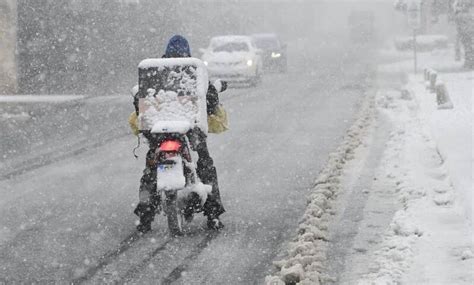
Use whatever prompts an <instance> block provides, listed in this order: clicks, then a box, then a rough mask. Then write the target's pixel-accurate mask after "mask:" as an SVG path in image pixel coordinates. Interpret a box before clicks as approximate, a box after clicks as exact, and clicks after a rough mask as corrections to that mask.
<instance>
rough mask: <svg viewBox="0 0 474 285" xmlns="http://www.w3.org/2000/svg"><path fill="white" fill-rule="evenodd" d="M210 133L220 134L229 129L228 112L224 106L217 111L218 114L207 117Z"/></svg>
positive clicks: (220, 106)
mask: <svg viewBox="0 0 474 285" xmlns="http://www.w3.org/2000/svg"><path fill="white" fill-rule="evenodd" d="M207 125H208V128H209V130H208V132H209V133H212V134H219V133H222V132H225V131H227V130H228V129H229V123H228V121H227V112H226V111H225V109H224V107H223V106H222V105H219V106H218V107H217V109H216V114H214V115H210V116H207Z"/></svg>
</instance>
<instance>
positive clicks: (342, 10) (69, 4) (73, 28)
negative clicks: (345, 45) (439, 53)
mask: <svg viewBox="0 0 474 285" xmlns="http://www.w3.org/2000/svg"><path fill="white" fill-rule="evenodd" d="M413 1H415V2H417V5H419V7H420V9H421V21H422V25H421V28H420V32H421V33H440V32H441V33H443V34H449V35H450V36H451V37H453V38H454V37H456V31H455V29H456V27H455V26H456V25H455V23H454V22H455V20H454V17H453V15H454V12H453V11H452V6H453V3H454V2H458V1H460V0H397V1H393V0H379V1H377V0H372V1H370V0H367V1H365V0H360V1H357V0H353V1H349V0H339V1H327V0H178V1H170V0H166V1H154V0H114V1H111V0H68V1H54V0H0V33H1V38H2V41H1V42H0V65H1V67H2V69H1V71H0V94H12V93H19V94H101V95H104V94H111V93H123V92H124V90H128V89H129V87H130V86H131V85H133V82H134V80H135V77H136V75H135V73H136V70H135V69H136V66H137V63H138V62H139V61H140V60H141V59H143V58H147V57H160V56H161V55H162V53H163V50H164V46H165V44H166V41H167V39H169V38H170V37H171V36H172V35H174V34H183V35H185V36H186V37H187V38H188V39H189V40H190V42H191V47H192V49H193V53H194V56H196V57H199V56H200V55H199V52H198V50H199V48H202V47H206V46H207V43H208V40H209V38H210V37H211V36H216V35H222V34H249V33H261V32H276V33H277V34H279V35H280V36H281V38H282V39H283V40H284V41H286V42H287V43H288V45H289V46H290V47H292V46H293V47H295V46H298V45H299V46H300V47H302V46H304V47H305V48H306V49H305V51H304V52H307V53H310V52H311V50H315V49H312V48H311V47H312V46H313V47H314V46H317V45H320V44H321V43H328V42H333V43H335V42H338V43H341V41H342V40H344V39H345V38H347V37H349V36H350V35H349V34H350V33H351V32H354V31H352V30H351V28H350V27H351V25H353V24H354V23H351V22H350V20H349V18H350V13H351V12H352V11H354V9H360V10H365V11H371V14H372V15H373V17H374V23H375V24H374V27H376V30H375V31H374V33H375V34H376V35H375V37H374V39H376V40H377V41H378V42H379V43H380V42H382V41H384V40H385V39H386V38H387V37H388V36H389V35H390V36H393V35H398V34H403V33H404V31H405V32H406V31H407V28H408V27H409V26H408V24H407V20H406V18H407V17H406V14H407V10H408V8H409V7H408V6H409V4H410V2H413ZM464 1H465V0H464ZM461 2H462V1H461ZM467 2H472V1H470V0H468V1H467ZM348 3H349V5H348ZM408 31H409V29H408ZM408 34H409V32H408Z"/></svg>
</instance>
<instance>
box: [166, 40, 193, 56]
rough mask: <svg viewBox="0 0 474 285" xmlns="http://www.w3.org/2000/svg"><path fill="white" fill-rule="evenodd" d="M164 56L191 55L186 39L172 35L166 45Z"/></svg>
mask: <svg viewBox="0 0 474 285" xmlns="http://www.w3.org/2000/svg"><path fill="white" fill-rule="evenodd" d="M165 57H191V49H190V48H189V44H188V41H187V40H186V39H185V38H184V37H182V36H180V35H176V36H173V37H172V38H171V39H170V40H169V42H168V46H167V47H166V52H165Z"/></svg>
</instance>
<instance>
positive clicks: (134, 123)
mask: <svg viewBox="0 0 474 285" xmlns="http://www.w3.org/2000/svg"><path fill="white" fill-rule="evenodd" d="M128 124H129V125H130V129H132V133H133V134H134V135H136V136H138V134H139V133H140V130H139V129H138V116H137V113H136V112H135V111H134V112H132V113H131V114H130V116H129V117H128Z"/></svg>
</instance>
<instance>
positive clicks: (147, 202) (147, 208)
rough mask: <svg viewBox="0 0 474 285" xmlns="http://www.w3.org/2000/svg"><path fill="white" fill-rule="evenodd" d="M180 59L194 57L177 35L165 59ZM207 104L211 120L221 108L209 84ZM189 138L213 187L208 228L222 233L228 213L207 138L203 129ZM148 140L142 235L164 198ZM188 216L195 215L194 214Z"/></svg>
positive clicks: (204, 180)
mask: <svg viewBox="0 0 474 285" xmlns="http://www.w3.org/2000/svg"><path fill="white" fill-rule="evenodd" d="M178 57H191V50H190V48H189V44H188V41H187V40H186V39H185V38H184V37H182V36H180V35H175V36H173V37H172V38H171V39H170V40H169V42H168V45H167V47H166V52H165V54H164V55H163V58H178ZM132 92H133V93H134V106H135V111H136V114H138V98H137V96H136V94H137V90H133V91H132ZM206 101H207V114H208V116H209V115H212V114H215V112H216V110H217V107H218V105H219V97H218V91H217V89H216V88H215V87H214V86H213V85H212V84H211V83H209V87H208V90H207V94H206ZM131 125H132V124H131ZM132 128H133V127H132ZM187 136H188V138H189V141H190V142H191V144H192V148H193V149H194V150H196V151H197V153H198V155H199V159H198V161H197V169H196V173H197V175H198V177H199V179H200V180H201V182H202V183H204V184H207V185H211V186H212V191H211V194H209V195H208V198H207V200H206V202H205V204H204V205H203V213H204V215H205V216H207V226H208V228H209V229H212V230H219V229H221V228H223V227H224V225H223V224H222V222H221V221H220V219H219V216H220V215H221V214H222V213H224V212H225V210H224V207H223V205H222V202H221V198H220V193H219V186H218V182H217V171H216V168H215V166H214V161H213V160H212V158H211V156H210V154H209V150H208V148H207V143H206V138H207V135H206V134H205V133H204V132H203V131H201V130H200V129H198V128H195V129H194V130H193V131H190V132H188V134H187ZM147 140H148V144H149V151H148V153H147V155H146V164H145V170H144V171H143V176H142V178H141V180H140V188H139V203H138V205H137V207H136V209H135V211H134V213H135V214H136V215H137V216H138V217H139V218H140V223H139V224H138V225H137V230H138V231H140V232H142V233H145V232H148V231H150V230H151V223H152V222H153V220H154V217H155V214H156V213H158V212H159V211H160V209H161V201H160V200H161V197H160V196H159V195H158V193H157V191H156V177H157V169H156V167H155V165H154V157H155V150H156V148H157V147H158V142H157V141H156V140H154V139H153V138H151V137H147ZM193 142H194V143H193ZM188 214H191V215H192V213H188ZM184 216H185V218H186V219H188V218H189V216H188V217H187V213H186V209H185V212H184ZM191 217H192V216H191Z"/></svg>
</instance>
